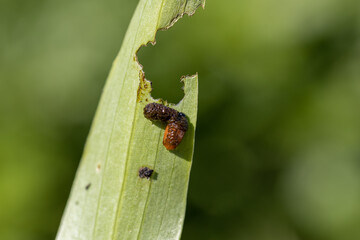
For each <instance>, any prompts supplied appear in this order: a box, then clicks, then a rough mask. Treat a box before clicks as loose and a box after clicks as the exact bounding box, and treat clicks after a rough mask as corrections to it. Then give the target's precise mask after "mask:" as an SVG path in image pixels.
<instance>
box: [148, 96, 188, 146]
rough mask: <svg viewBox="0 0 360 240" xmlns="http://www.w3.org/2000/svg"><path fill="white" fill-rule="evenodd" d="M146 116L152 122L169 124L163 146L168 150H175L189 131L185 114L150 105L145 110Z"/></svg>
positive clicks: (153, 104)
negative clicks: (157, 121)
mask: <svg viewBox="0 0 360 240" xmlns="http://www.w3.org/2000/svg"><path fill="white" fill-rule="evenodd" d="M144 116H145V117H146V118H147V119H150V120H159V121H162V122H165V123H167V126H166V128H165V133H164V138H163V144H164V146H165V148H166V149H167V150H174V149H175V148H176V147H177V146H178V145H179V144H180V143H181V141H182V139H183V138H184V135H185V132H186V131H187V129H188V121H187V119H186V116H185V114H183V113H181V112H178V111H176V110H175V109H172V108H169V107H166V106H164V105H162V104H158V103H149V104H148V105H146V106H145V108H144Z"/></svg>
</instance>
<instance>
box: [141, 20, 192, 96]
mask: <svg viewBox="0 0 360 240" xmlns="http://www.w3.org/2000/svg"><path fill="white" fill-rule="evenodd" d="M196 15H197V14H195V15H194V16H191V19H190V17H189V16H188V15H186V17H183V18H182V19H181V21H178V22H177V23H176V24H175V26H176V27H175V26H173V27H171V28H170V29H166V30H167V31H166V33H162V32H164V31H159V30H158V31H157V33H156V40H155V41H154V42H150V43H151V45H155V44H156V43H161V44H157V45H156V47H155V48H154V47H148V45H150V44H149V43H148V44H147V45H143V46H141V47H140V48H139V49H138V51H137V53H136V57H135V58H136V61H137V62H138V63H139V65H140V66H141V68H142V71H140V86H139V90H138V100H139V99H141V95H142V94H145V93H146V92H151V96H152V97H153V98H154V99H165V100H166V102H171V103H178V102H180V101H181V99H182V98H183V97H184V91H183V87H184V86H183V83H182V82H181V80H180V79H181V78H182V76H183V75H193V74H195V73H196V72H197V71H198V69H199V66H198V64H197V59H193V56H194V51H195V49H196V48H197V47H196V44H199V43H196V41H194V38H193V37H192V36H189V35H187V34H186V33H187V32H188V30H187V29H189V28H190V26H191V25H192V24H194V22H193V21H194V19H196ZM174 27H175V28H176V30H173V28H174ZM164 30H165V29H164ZM145 71H146V75H147V79H146V78H145ZM148 79H151V82H150V81H147V80H148ZM149 83H150V84H149ZM147 85H150V86H149V87H150V88H149V89H144V88H143V87H145V88H146V87H148V86H147ZM152 87H153V89H152Z"/></svg>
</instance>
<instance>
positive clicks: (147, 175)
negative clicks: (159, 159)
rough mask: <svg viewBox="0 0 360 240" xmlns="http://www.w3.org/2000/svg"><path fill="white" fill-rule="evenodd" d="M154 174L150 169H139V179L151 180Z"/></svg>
mask: <svg viewBox="0 0 360 240" xmlns="http://www.w3.org/2000/svg"><path fill="white" fill-rule="evenodd" d="M153 172H154V170H153V169H150V168H148V167H141V168H140V169H139V177H140V178H147V179H149V178H150V177H151V175H152V174H153Z"/></svg>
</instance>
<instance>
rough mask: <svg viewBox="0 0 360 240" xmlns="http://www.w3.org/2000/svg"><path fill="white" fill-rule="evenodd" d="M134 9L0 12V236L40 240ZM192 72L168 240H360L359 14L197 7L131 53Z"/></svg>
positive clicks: (167, 91) (172, 77) (91, 2)
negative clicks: (178, 203) (190, 136)
mask: <svg viewBox="0 0 360 240" xmlns="http://www.w3.org/2000/svg"><path fill="white" fill-rule="evenodd" d="M136 4H137V1H133V0H103V1H99V0H62V1H59V0H47V1H45V0H32V1H26V0H0V46H1V50H0V77H1V81H0V96H1V101H0V111H1V117H0V160H1V162H0V163H1V166H0V194H1V195H0V239H4V240H8V239H10V240H12V239H14V240H18V239H19V240H23V239H24V240H32V239H34V240H35V239H36V240H42V239H54V237H55V234H56V231H57V228H58V225H59V222H60V219H61V215H62V212H63V209H64V207H65V204H66V200H67V197H68V194H69V191H70V188H71V184H72V180H73V178H74V174H75V172H76V168H77V166H78V163H79V159H80V157H81V153H82V149H83V146H84V143H85V140H86V136H87V134H88V131H89V128H90V125H91V121H92V118H93V116H94V113H95V110H96V107H97V103H98V100H99V97H100V94H101V91H102V87H103V86H104V82H105V79H106V77H107V74H108V72H109V70H110V67H111V64H112V61H113V59H114V58H115V56H116V54H117V52H118V50H119V48H120V45H121V42H122V39H123V37H124V34H125V31H126V28H127V26H128V24H129V22H130V19H131V16H132V14H133V12H134V10H135V7H136ZM139 59H140V62H141V64H143V65H144V70H145V72H146V77H147V78H148V79H150V80H151V81H152V82H153V88H154V91H153V96H154V97H158V98H159V97H161V98H164V99H168V100H169V101H171V102H174V103H176V102H178V101H179V100H180V99H181V98H182V96H183V92H182V91H181V84H180V82H179V79H180V77H181V76H182V75H186V74H193V73H195V72H198V73H199V88H200V92H199V118H198V124H197V132H196V146H195V156H194V162H193V169H192V173H191V179H190V188H189V195H188V207H187V215H186V220H185V226H184V231H183V237H182V239H191V240H192V239H206V240H207V239H240V240H300V239H304V240H355V239H360V104H359V102H360V77H359V76H360V2H359V1H357V0H317V1H313V0H293V1H291V0H290V1H289V0H273V1H270V0H229V1H211V0H208V1H207V5H206V9H205V10H200V9H199V10H198V11H197V13H196V14H195V15H194V16H193V17H191V18H189V17H187V16H186V17H184V18H183V19H181V20H180V21H179V22H178V23H176V24H175V26H174V27H173V28H171V29H170V30H169V31H166V32H159V33H158V35H157V45H156V46H151V45H149V46H148V47H144V48H142V49H141V50H140V51H139Z"/></svg>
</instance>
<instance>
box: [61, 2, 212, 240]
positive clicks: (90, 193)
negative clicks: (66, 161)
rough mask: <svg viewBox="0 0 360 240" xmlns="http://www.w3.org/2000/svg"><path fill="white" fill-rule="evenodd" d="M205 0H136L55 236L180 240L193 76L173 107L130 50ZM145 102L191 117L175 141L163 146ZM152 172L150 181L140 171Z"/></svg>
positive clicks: (191, 137) (194, 113)
mask: <svg viewBox="0 0 360 240" xmlns="http://www.w3.org/2000/svg"><path fill="white" fill-rule="evenodd" d="M204 4H205V0H187V1H186V0H163V1H161V0H152V1H151V0H141V1H140V2H139V4H138V6H137V8H136V11H135V13H134V16H133V18H132V21H131V23H130V26H129V29H128V31H127V33H126V36H125V39H124V42H123V45H122V47H121V50H120V52H119V54H118V56H117V57H116V59H115V61H114V63H113V66H112V69H111V72H110V75H109V77H108V79H107V82H106V85H105V88H104V92H103V94H102V97H101V100H100V103H99V107H98V110H97V112H96V116H95V119H94V122H93V125H92V128H91V131H90V134H89V136H88V139H87V143H86V146H85V150H84V154H83V157H82V160H81V163H80V166H79V169H78V171H77V174H76V178H75V181H74V184H73V187H72V190H71V194H70V197H69V200H68V203H67V206H66V209H65V212H64V215H63V218H62V221H61V225H60V228H59V231H58V235H57V239H58V240H61V239H84V240H89V239H179V238H180V234H181V230H182V226H183V222H184V216H185V207H186V195H187V188H188V182H189V174H190V168H191V162H192V157H193V149H194V136H195V125H196V118H197V105H198V102H197V95H198V86H197V85H198V83H197V75H194V76H191V77H183V78H182V81H183V83H184V92H185V97H184V98H183V100H182V101H181V102H180V103H179V104H177V105H169V104H167V103H166V102H163V101H162V100H154V99H153V98H152V97H151V95H150V92H151V83H150V82H149V81H147V80H146V79H145V77H144V73H143V71H142V66H141V65H140V64H139V63H138V62H137V57H136V53H137V51H138V50H139V48H140V47H141V46H142V45H146V44H147V43H149V42H152V43H154V42H155V34H156V32H157V31H158V30H159V29H167V28H169V27H170V26H171V25H173V24H174V23H175V22H176V21H177V20H178V19H179V17H181V16H182V15H183V14H185V13H186V14H189V15H191V14H193V13H194V12H195V10H196V8H197V7H199V6H201V5H202V6H203V7H204ZM149 102H162V103H163V104H166V105H169V106H171V107H173V108H175V109H177V110H179V111H181V112H184V113H185V114H186V115H187V117H188V120H189V125H190V126H189V130H188V131H187V132H186V134H185V137H184V139H183V141H182V142H181V144H180V145H179V146H178V147H177V148H176V149H175V150H174V151H168V150H166V149H165V147H164V146H163V145H162V138H163V134H164V128H165V125H164V124H161V123H155V122H151V121H149V120H147V119H145V118H144V116H143V109H144V107H145V105H146V104H147V103H149ZM142 166H147V167H149V168H152V169H154V170H155V173H154V174H153V176H152V177H151V178H150V179H146V178H139V177H138V170H139V168H140V167H142Z"/></svg>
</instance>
